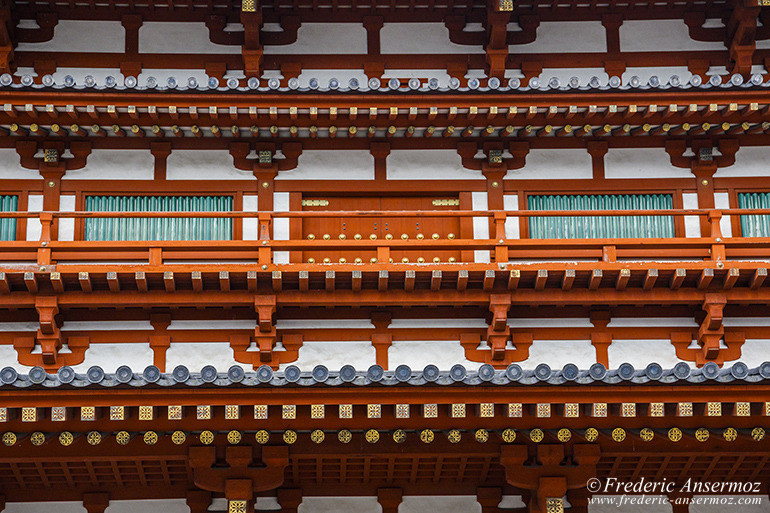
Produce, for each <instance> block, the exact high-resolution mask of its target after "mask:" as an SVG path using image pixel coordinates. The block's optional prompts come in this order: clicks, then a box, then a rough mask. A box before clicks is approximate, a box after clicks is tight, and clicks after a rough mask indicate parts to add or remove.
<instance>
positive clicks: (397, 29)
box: [380, 23, 484, 54]
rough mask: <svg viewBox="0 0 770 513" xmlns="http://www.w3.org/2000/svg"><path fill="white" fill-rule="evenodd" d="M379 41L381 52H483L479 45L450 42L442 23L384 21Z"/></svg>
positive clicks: (447, 32)
mask: <svg viewBox="0 0 770 513" xmlns="http://www.w3.org/2000/svg"><path fill="white" fill-rule="evenodd" d="M380 41H381V42H380V48H381V51H382V53H420V54H425V53H484V48H482V46H481V45H478V46H472V45H458V44H455V43H453V42H451V41H450V40H449V29H447V28H446V26H445V25H444V24H443V23H385V24H383V27H382V30H381V31H380Z"/></svg>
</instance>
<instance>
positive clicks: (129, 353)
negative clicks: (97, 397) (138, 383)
mask: <svg viewBox="0 0 770 513" xmlns="http://www.w3.org/2000/svg"><path fill="white" fill-rule="evenodd" d="M152 356H153V355H152V349H150V345H149V344H146V343H145V344H134V343H124V344H92V345H91V346H90V347H89V348H88V349H87V350H86V355H85V360H83V363H81V364H79V365H73V366H72V368H73V369H75V372H86V371H87V370H88V368H89V367H91V366H92V365H98V366H100V367H101V368H102V369H104V372H107V373H109V372H115V369H117V368H118V367H120V366H121V365H128V366H129V367H131V369H132V370H133V371H134V372H142V371H143V370H144V368H145V367H147V366H148V365H152Z"/></svg>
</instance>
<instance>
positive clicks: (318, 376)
mask: <svg viewBox="0 0 770 513" xmlns="http://www.w3.org/2000/svg"><path fill="white" fill-rule="evenodd" d="M312 374H313V379H314V380H316V381H317V382H319V383H323V382H324V381H326V380H327V379H329V369H327V368H326V366H324V365H316V366H315V367H313V372H312Z"/></svg>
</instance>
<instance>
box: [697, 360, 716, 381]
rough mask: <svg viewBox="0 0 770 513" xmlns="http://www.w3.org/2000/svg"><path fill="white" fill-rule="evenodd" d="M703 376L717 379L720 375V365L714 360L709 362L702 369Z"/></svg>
mask: <svg viewBox="0 0 770 513" xmlns="http://www.w3.org/2000/svg"><path fill="white" fill-rule="evenodd" d="M701 372H702V373H703V376H704V377H705V378H707V379H715V378H717V377H718V376H719V365H717V364H716V363H714V362H708V363H707V364H706V365H704V366H703V369H701Z"/></svg>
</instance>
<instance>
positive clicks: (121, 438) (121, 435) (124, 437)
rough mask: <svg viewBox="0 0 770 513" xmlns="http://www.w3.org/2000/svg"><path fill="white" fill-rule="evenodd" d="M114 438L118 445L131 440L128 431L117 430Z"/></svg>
mask: <svg viewBox="0 0 770 513" xmlns="http://www.w3.org/2000/svg"><path fill="white" fill-rule="evenodd" d="M115 440H116V441H117V442H118V444H120V445H126V444H127V443H128V442H129V441H130V440H131V435H130V434H128V431H118V434H116V435H115Z"/></svg>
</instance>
